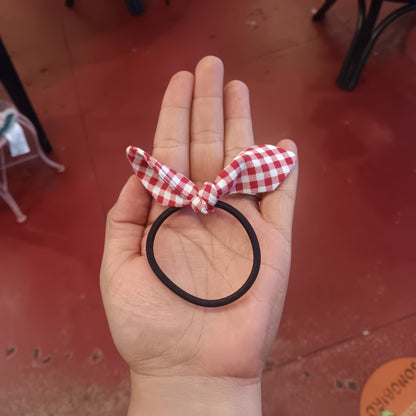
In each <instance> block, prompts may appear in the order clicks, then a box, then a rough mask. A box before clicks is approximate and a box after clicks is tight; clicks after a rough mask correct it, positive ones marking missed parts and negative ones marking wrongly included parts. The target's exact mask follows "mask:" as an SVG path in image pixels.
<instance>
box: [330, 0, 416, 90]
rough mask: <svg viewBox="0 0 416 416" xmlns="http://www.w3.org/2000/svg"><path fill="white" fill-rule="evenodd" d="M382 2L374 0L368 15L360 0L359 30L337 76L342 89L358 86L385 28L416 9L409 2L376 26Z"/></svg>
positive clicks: (363, 3) (363, 2) (363, 1)
mask: <svg viewBox="0 0 416 416" xmlns="http://www.w3.org/2000/svg"><path fill="white" fill-rule="evenodd" d="M382 2H383V0H372V2H371V5H370V9H369V11H368V13H367V16H366V11H365V0H359V16H358V24H357V31H356V34H355V36H354V39H353V41H352V43H351V46H350V49H349V50H348V53H347V56H346V58H345V61H344V64H343V66H342V69H341V72H340V73H339V75H338V78H337V85H338V86H339V87H340V88H342V89H345V90H347V91H352V90H353V89H354V88H355V87H356V85H357V83H358V81H359V79H360V76H361V72H362V71H363V69H364V66H365V63H366V62H367V59H368V57H369V55H370V52H371V50H372V49H373V46H374V44H375V42H376V40H377V39H378V37H379V36H380V35H381V33H382V32H383V31H384V29H385V28H386V27H387V26H388V25H389V24H390V23H392V22H393V21H394V20H396V19H397V18H398V17H400V16H402V15H403V14H405V13H407V12H409V11H412V10H416V4H414V3H412V4H407V5H405V6H403V7H400V8H398V9H396V10H395V11H394V12H392V13H390V14H389V15H388V16H387V17H385V18H384V19H383V20H382V21H381V22H380V23H379V24H378V25H377V26H376V23H377V18H378V16H379V13H380V9H381V4H382Z"/></svg>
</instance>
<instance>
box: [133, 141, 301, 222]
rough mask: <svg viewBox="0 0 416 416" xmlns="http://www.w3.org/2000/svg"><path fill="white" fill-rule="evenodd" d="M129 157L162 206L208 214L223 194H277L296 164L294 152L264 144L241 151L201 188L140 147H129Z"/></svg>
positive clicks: (145, 184)
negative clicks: (275, 192) (276, 191)
mask: <svg viewBox="0 0 416 416" xmlns="http://www.w3.org/2000/svg"><path fill="white" fill-rule="evenodd" d="M126 153H127V158H128V160H129V161H130V163H131V165H132V167H133V170H134V172H135V173H136V175H137V176H138V177H139V179H140V180H141V181H142V183H143V186H144V187H145V188H146V189H147V190H148V191H149V192H150V193H151V194H152V195H153V197H154V198H155V199H156V201H157V202H159V204H161V205H165V206H170V207H186V206H192V208H193V210H194V211H195V212H199V213H202V214H209V213H211V212H212V211H213V210H214V206H215V204H216V203H217V201H218V199H219V198H220V197H221V196H222V195H226V194H235V193H243V194H250V195H256V194H261V193H264V192H270V191H274V190H275V189H276V188H277V187H278V186H279V185H280V184H281V183H282V181H283V179H285V178H286V176H287V175H288V174H289V172H290V171H291V169H292V168H293V166H294V165H295V163H296V156H295V154H294V153H293V152H290V151H287V150H285V149H282V148H280V147H276V146H271V145H268V144H262V145H259V146H253V147H250V148H248V149H247V150H245V151H244V152H241V153H240V154H239V155H238V156H237V157H236V158H235V159H234V160H233V161H232V162H231V163H230V164H229V165H227V166H226V167H225V168H224V170H223V171H222V172H221V173H220V174H219V175H218V176H217V177H216V179H215V181H214V183H210V182H205V184H204V187H203V188H202V189H198V188H197V187H196V185H195V184H194V183H193V182H192V181H191V180H190V179H188V178H187V177H186V176H184V175H182V174H180V173H178V172H175V171H174V170H173V169H170V168H168V167H167V166H165V165H163V164H162V163H160V162H158V161H157V160H156V159H155V158H153V157H152V156H150V155H149V154H148V153H146V152H145V151H144V150H142V149H139V148H138V147H134V146H129V147H128V148H127V151H126Z"/></svg>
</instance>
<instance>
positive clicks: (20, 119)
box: [16, 114, 65, 173]
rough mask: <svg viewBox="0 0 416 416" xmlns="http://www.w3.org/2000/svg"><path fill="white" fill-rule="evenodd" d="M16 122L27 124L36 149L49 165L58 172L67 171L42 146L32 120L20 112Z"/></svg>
mask: <svg viewBox="0 0 416 416" xmlns="http://www.w3.org/2000/svg"><path fill="white" fill-rule="evenodd" d="M16 122H18V123H19V124H21V125H23V126H25V127H26V128H27V129H28V130H29V131H30V132H31V134H32V136H33V138H34V141H35V146H36V150H37V153H38V155H39V157H40V158H41V159H42V160H43V162H45V163H46V164H47V165H49V166H51V167H52V168H54V169H56V170H57V171H58V173H62V172H64V171H65V166H64V165H61V164H60V163H56V162H54V161H53V160H51V159H49V158H48V157H47V156H46V154H45V153H44V152H43V150H42V147H41V146H40V143H39V139H38V135H37V132H36V129H35V127H34V126H33V124H32V122H31V121H30V120H29V119H28V118H27V117H26V116H24V115H23V114H19V115H18V116H17V119H16Z"/></svg>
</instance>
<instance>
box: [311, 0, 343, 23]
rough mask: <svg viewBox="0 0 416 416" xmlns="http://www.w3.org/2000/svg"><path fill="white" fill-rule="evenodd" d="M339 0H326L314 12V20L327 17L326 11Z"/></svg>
mask: <svg viewBox="0 0 416 416" xmlns="http://www.w3.org/2000/svg"><path fill="white" fill-rule="evenodd" d="M336 1H337V0H326V1H325V3H324V4H323V5H322V6H321V8H320V9H319V10H318V11H317V12H316V13H315V14H314V16H313V18H312V20H314V21H315V22H317V21H321V20H324V19H325V14H326V12H327V11H328V10H329V9H330V8H331V7H332V6H333V5H334V3H335V2H336Z"/></svg>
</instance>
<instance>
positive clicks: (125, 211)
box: [105, 175, 151, 261]
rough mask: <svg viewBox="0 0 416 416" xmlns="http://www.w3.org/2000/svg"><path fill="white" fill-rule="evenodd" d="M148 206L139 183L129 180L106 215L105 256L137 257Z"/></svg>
mask: <svg viewBox="0 0 416 416" xmlns="http://www.w3.org/2000/svg"><path fill="white" fill-rule="evenodd" d="M150 204H151V198H150V195H149V193H148V192H147V191H146V189H145V188H144V187H143V185H142V183H141V182H140V179H139V178H138V177H137V176H135V175H132V176H130V178H129V179H128V181H127V182H126V184H125V185H124V187H123V189H122V190H121V192H120V196H119V197H118V200H117V202H116V203H115V205H114V206H113V207H112V208H111V209H110V211H109V212H108V215H107V224H106V233H105V251H106V254H108V255H117V256H118V257H119V256H121V257H124V256H130V255H132V254H136V255H140V254H141V240H142V235H143V231H144V227H145V226H146V222H147V216H148V212H149V209H150ZM119 260H121V261H123V260H122V259H121V258H119Z"/></svg>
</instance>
